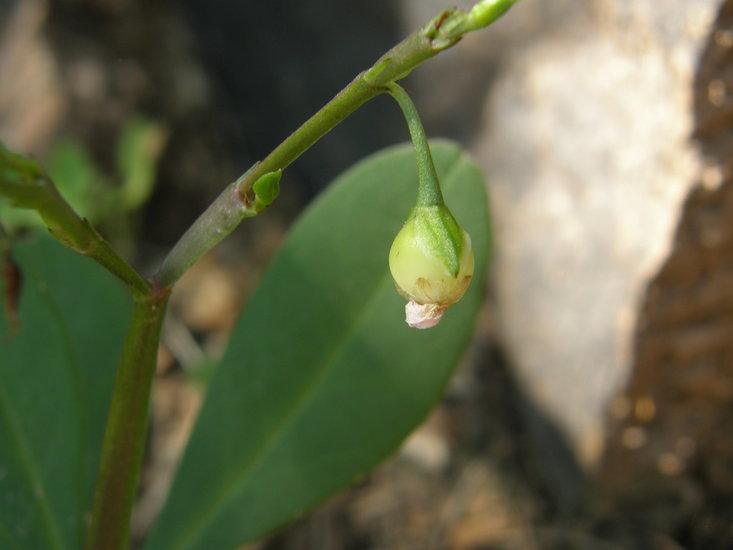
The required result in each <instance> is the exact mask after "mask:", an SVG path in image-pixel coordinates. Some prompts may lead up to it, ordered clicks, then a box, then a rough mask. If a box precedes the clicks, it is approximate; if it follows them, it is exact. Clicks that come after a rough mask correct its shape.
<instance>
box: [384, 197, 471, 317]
mask: <svg viewBox="0 0 733 550" xmlns="http://www.w3.org/2000/svg"><path fill="white" fill-rule="evenodd" d="M389 269H390V271H391V272H392V278H393V279H394V281H395V285H396V286H397V290H398V291H399V293H400V294H402V295H403V296H404V297H405V298H407V299H408V300H410V302H409V303H408V304H407V305H406V306H405V314H406V321H407V324H408V325H410V326H411V327H415V328H430V327H433V326H435V325H437V324H438V322H439V321H440V319H441V317H442V315H443V313H444V312H445V310H446V309H448V307H449V306H451V305H452V304H454V303H456V302H457V301H458V300H460V299H461V297H462V296H463V294H464V293H465V292H466V289H467V288H468V285H469V283H470V282H471V277H472V276H473V249H472V248H471V238H470V237H469V235H468V233H466V232H465V231H464V230H463V228H462V227H461V226H460V225H458V222H456V220H455V218H454V217H453V215H452V214H451V213H450V210H448V208H447V207H446V206H445V205H440V206H416V207H415V208H414V209H413V210H412V212H411V213H410V216H409V218H408V219H407V221H406V222H405V225H404V226H403V227H402V229H401V230H400V232H399V233H398V234H397V237H395V240H394V242H393V243H392V248H391V249H390V251H389Z"/></svg>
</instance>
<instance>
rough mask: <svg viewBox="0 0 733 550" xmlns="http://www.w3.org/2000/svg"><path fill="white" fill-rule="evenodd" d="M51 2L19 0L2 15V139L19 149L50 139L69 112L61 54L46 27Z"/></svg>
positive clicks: (28, 149) (33, 147) (33, 148)
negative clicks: (55, 50) (44, 30)
mask: <svg viewBox="0 0 733 550" xmlns="http://www.w3.org/2000/svg"><path fill="white" fill-rule="evenodd" d="M47 10H48V6H47V4H46V2H44V1H43V0H19V1H18V2H15V3H11V4H10V5H8V6H2V9H0V16H2V15H7V19H6V20H5V21H3V20H2V18H0V83H2V84H1V85H0V139H2V140H3V141H4V142H5V143H6V144H7V145H8V147H10V148H11V149H16V150H18V151H19V152H32V151H36V150H37V149H38V148H39V147H40V146H42V145H44V144H46V142H47V141H48V139H49V137H50V136H51V134H52V133H53V132H54V131H55V130H56V125H57V124H58V121H59V119H60V118H61V116H62V115H63V113H64V108H65V98H64V96H63V94H62V92H61V90H60V79H59V76H58V69H57V66H56V59H55V58H54V56H53V55H52V53H51V50H50V48H49V45H48V42H47V40H46V39H45V37H44V36H43V34H42V32H41V30H42V27H43V24H44V21H45V19H46V12H47Z"/></svg>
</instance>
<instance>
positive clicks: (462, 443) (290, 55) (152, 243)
mask: <svg viewBox="0 0 733 550" xmlns="http://www.w3.org/2000/svg"><path fill="white" fill-rule="evenodd" d="M458 4H459V5H463V6H468V5H471V4H472V2H467V1H466V2H459V3H458ZM445 7H449V4H446V3H444V2H442V1H441V0H399V1H386V0H370V1H368V2H367V1H362V0H359V1H353V2H340V1H337V0H312V1H310V2H298V1H296V0H281V1H276V2H228V1H225V0H206V1H204V0H182V1H178V2H176V1H173V0H147V1H145V0H53V1H51V0H0V139H2V140H3V141H4V142H5V143H6V144H7V145H8V147H10V148H12V149H14V150H16V151H18V152H23V153H31V154H33V155H35V156H37V157H39V158H40V159H42V160H43V161H44V163H46V165H47V166H49V167H50V169H51V171H52V173H53V174H54V177H55V178H56V179H57V181H59V182H63V185H64V187H65V192H66V193H67V194H69V195H71V196H73V197H74V198H75V199H76V200H77V201H78V204H79V208H80V209H81V210H83V211H84V213H85V215H87V216H88V217H90V218H92V219H95V220H96V221H97V222H98V224H99V225H100V226H101V228H102V230H103V231H104V232H105V233H106V234H107V236H108V237H109V238H110V239H112V240H114V241H118V243H117V244H118V246H121V247H122V248H123V250H125V252H126V254H127V256H129V257H130V258H131V259H132V260H133V261H134V262H135V263H136V264H137V265H138V266H140V268H141V269H143V271H145V272H151V271H152V270H154V269H155V267H156V266H157V264H158V262H160V261H161V259H162V257H163V255H164V254H165V252H166V251H167V249H168V248H169V247H170V246H171V245H172V244H173V243H174V242H175V241H176V240H177V238H178V237H179V236H180V234H181V233H182V232H183V230H184V229H185V228H186V227H187V226H188V225H189V224H190V223H191V222H192V221H193V220H194V219H195V217H196V216H197V215H198V214H199V213H200V212H201V211H202V210H203V208H204V207H205V206H206V205H207V204H208V203H209V202H210V201H211V200H212V199H213V198H214V197H216V196H217V194H218V193H219V191H220V190H221V189H223V188H224V186H225V185H226V184H228V183H229V182H231V181H232V180H233V179H234V178H236V177H237V176H238V175H239V174H241V173H242V172H243V171H244V170H246V169H247V168H248V167H249V166H250V165H251V164H252V163H253V162H254V161H256V160H257V159H259V158H262V157H263V156H264V155H266V154H267V153H268V152H269V151H270V150H271V149H272V148H273V147H274V146H276V145H277V144H278V143H279V142H280V141H281V140H282V139H283V138H284V137H285V136H286V135H287V134H289V133H290V132H291V131H293V130H294V129H295V128H296V127H297V126H298V125H299V124H300V123H301V122H303V121H304V120H305V119H306V118H307V117H309V116H310V115H311V114H313V112H314V111H315V110H317V109H318V108H319V107H320V106H321V105H323V104H324V103H325V102H326V101H328V99H330V97H332V96H333V95H334V94H335V93H336V92H338V90H340V89H341V88H342V87H343V86H344V85H345V84H346V83H348V82H349V81H350V80H351V79H352V78H353V77H354V75H355V74H356V73H358V72H359V71H360V70H362V69H365V68H367V67H369V66H370V65H371V63H372V62H373V61H374V60H376V58H378V57H379V56H380V55H381V54H382V53H383V52H384V51H386V50H387V49H388V48H389V47H391V46H392V45H393V44H395V43H396V42H397V41H399V40H400V39H401V38H402V37H404V36H405V35H406V34H408V33H409V32H411V31H412V30H413V29H415V28H416V27H418V26H419V25H421V24H423V23H424V22H425V21H427V20H429V19H430V18H431V17H432V16H433V15H435V14H436V13H438V12H439V11H440V10H441V9H444V8H445ZM732 62H733V0H586V1H585V2H578V1H577V0H554V1H553V2H544V1H543V0H522V1H521V2H519V3H518V4H517V5H516V6H515V7H514V8H513V9H512V10H511V12H510V13H509V14H507V16H505V17H504V18H503V19H501V20H500V21H499V22H498V23H497V24H496V25H495V26H493V27H492V28H490V29H489V30H485V31H482V32H479V33H474V34H472V35H469V36H468V37H466V38H465V39H464V40H463V41H462V42H461V43H460V44H458V45H457V46H456V47H455V48H453V49H451V50H449V51H447V52H444V53H443V54H441V55H440V56H438V57H437V58H434V59H432V60H430V61H429V62H427V63H426V64H425V65H424V66H422V67H420V68H419V69H418V70H416V71H415V72H414V74H413V75H411V76H410V77H408V78H407V79H406V80H405V86H406V88H407V89H408V90H409V91H410V93H411V94H412V95H413V97H414V99H415V101H416V103H417V106H418V108H419V109H420V111H421V113H422V115H423V117H424V122H425V125H426V128H427V131H428V133H429V135H431V136H432V137H446V138H450V139H453V140H456V141H458V142H460V143H461V144H463V145H464V146H465V147H466V148H467V149H469V150H470V151H471V153H472V154H473V155H474V156H475V158H476V159H477V161H478V162H479V164H480V165H481V166H482V167H483V169H484V172H485V174H486V176H487V180H488V187H489V192H490V195H491V197H492V199H491V200H492V205H491V207H492V213H493V216H494V239H495V242H496V246H495V251H494V261H493V265H492V269H491V275H490V285H489V288H490V292H489V296H487V303H486V307H485V308H484V311H483V312H482V315H481V317H480V319H479V324H478V328H477V333H476V338H475V340H474V343H473V345H472V347H471V349H470V350H469V352H468V353H467V355H466V358H465V360H464V361H463V363H462V365H461V366H460V368H459V370H458V372H457V374H456V376H455V378H454V380H453V383H452V385H451V387H450V388H449V390H448V392H447V394H446V396H445V399H444V401H443V402H442V403H441V404H440V406H439V407H438V408H437V409H436V411H435V412H434V413H433V414H432V415H431V416H430V418H428V419H427V420H426V422H425V423H424V424H423V425H422V426H421V427H420V428H419V429H418V430H417V431H416V432H415V433H414V434H413V436H411V437H410V439H408V441H406V443H405V444H404V446H403V447H402V449H401V450H400V451H399V452H398V453H397V454H396V456H395V457H393V458H392V459H391V460H389V461H388V462H387V463H385V464H384V465H382V466H381V467H380V468H379V469H378V470H377V471H375V472H374V473H373V474H371V475H370V476H368V477H367V478H366V479H364V480H363V481H362V482H360V483H359V484H358V486H356V487H354V488H352V489H351V490H349V491H347V492H346V493H344V494H342V495H340V496H338V497H336V498H335V499H333V500H332V501H331V502H330V503H328V504H327V505H325V506H324V507H323V508H321V509H320V510H318V511H316V512H315V513H313V514H311V515H309V516H308V517H306V518H304V519H302V520H299V521H298V522H297V523H296V524H295V525H293V526H291V527H289V528H287V529H285V530H284V531H282V532H281V533H279V534H276V535H274V536H273V537H271V538H270V539H269V540H266V541H262V542H261V543H258V544H255V545H252V546H251V547H247V548H248V549H257V550H300V549H303V550H305V549H313V548H318V549H319V550H361V549H365V550H366V549H369V550H377V549H380V550H441V549H452V550H453V549H454V550H505V549H506V550H514V549H521V550H525V549H526V550H534V549H537V550H553V549H640V550H647V549H649V550H657V549H658V550H678V549H705V550H708V549H713V550H714V549H721V550H722V549H728V548H733V182H731V155H730V153H731V150H733V132H732V130H731V129H732V128H733V100H732V99H731V90H732V86H733V64H732ZM406 139H407V132H406V129H405V128H404V125H403V121H402V118H401V116H400V115H399V112H398V110H397V108H396V107H395V106H394V105H393V104H392V103H391V102H390V101H389V100H388V99H385V98H377V99H376V100H374V101H373V102H371V103H370V104H368V105H367V106H365V107H364V108H363V109H361V110H359V111H358V112H357V113H355V114H354V115H353V116H352V117H351V118H349V119H348V120H347V121H346V122H344V123H343V124H342V125H341V126H339V127H338V128H336V129H335V130H334V131H333V132H332V133H331V134H330V135H328V136H326V137H325V138H324V139H323V140H322V141H321V142H320V143H319V144H317V145H316V146H315V147H313V149H312V150H311V151H309V152H308V153H307V154H306V155H305V156H304V157H302V158H301V159H299V160H298V161H297V162H296V163H294V164H293V165H292V166H291V167H290V168H289V169H288V170H287V172H286V173H285V175H284V179H283V193H282V195H281V197H280V199H279V200H278V201H276V203H275V204H274V205H273V207H272V208H271V209H270V210H268V212H267V215H265V216H260V217H258V218H255V219H253V220H249V221H248V222H247V223H246V224H244V226H242V227H241V228H239V229H238V230H237V231H236V232H235V234H234V235H232V236H231V237H230V238H229V239H227V240H226V241H225V242H224V243H222V245H220V246H219V247H218V248H217V249H216V250H215V251H214V252H213V253H212V254H210V255H209V256H208V257H207V258H205V259H204V260H203V261H202V262H201V263H200V264H199V265H197V266H196V267H195V268H194V269H193V270H192V271H191V272H190V273H189V274H187V275H186V277H185V278H184V279H183V280H182V281H181V283H180V285H179V287H178V288H177V290H176V292H175V294H174V296H173V299H172V306H171V315H170V317H169V319H168V321H167V328H166V329H165V334H164V346H163V349H162V351H161V354H160V361H159V375H158V379H157V386H156V394H155V402H154V425H153V431H152V436H151V441H150V453H149V458H148V460H147V463H146V471H145V480H144V486H143V490H142V492H141V495H140V504H139V507H138V511H137V514H136V517H135V532H136V536H137V537H138V539H139V540H142V538H143V537H144V534H145V532H146V530H147V528H148V526H149V525H150V522H151V521H153V519H154V517H155V514H156V513H157V510H158V508H159V506H160V504H161V500H162V498H163V497H164V495H165V491H166V489H167V484H168V482H169V480H170V476H171V475H172V472H173V468H174V466H175V462H176V459H177V456H178V455H179V453H180V451H181V449H182V446H183V444H184V443H185V438H186V436H187V433H188V430H189V429H190V426H191V423H192V421H193V419H194V417H195V413H196V410H197V407H198V405H199V402H200V396H201V388H202V387H203V384H204V383H205V379H206V376H207V372H208V369H209V368H210V367H209V365H210V364H211V363H212V361H213V360H214V359H215V358H216V357H217V355H218V354H219V353H220V352H221V349H222V347H223V346H224V345H225V342H226V335H227V332H228V329H229V327H230V326H231V324H232V322H233V321H234V318H235V316H236V314H237V311H238V310H239V307H240V304H241V303H242V301H243V300H245V299H246V296H247V294H248V292H249V291H250V290H251V289H252V287H253V285H254V284H256V282H257V280H258V277H259V276H260V274H261V273H262V270H263V269H264V268H265V267H266V265H267V263H268V261H269V259H270V258H271V257H272V255H273V254H274V253H275V251H276V250H277V247H278V244H279V243H280V242H281V240H282V238H283V236H284V235H285V234H286V232H287V228H288V226H289V224H290V223H291V222H292V220H293V219H294V218H295V216H297V214H298V212H299V211H300V210H301V209H302V208H303V206H304V205H305V204H307V202H308V201H309V200H310V199H311V198H313V197H314V196H315V195H316V194H317V193H318V191H319V190H321V189H323V187H324V186H325V185H327V183H328V182H329V181H330V180H331V179H332V178H333V177H334V176H335V175H337V174H338V173H339V172H341V171H342V170H344V169H345V168H347V167H348V166H349V165H351V164H352V163H354V162H355V161H357V160H358V159H360V158H362V157H364V156H366V155H367V154H369V153H372V152H374V151H376V150H377V149H379V148H382V147H384V146H388V145H392V144H394V143H397V142H401V141H404V140H406ZM100 188H101V189H103V190H108V191H110V193H112V194H113V195H114V193H119V196H120V197H123V199H124V200H122V199H120V200H122V202H119V201H115V202H114V204H105V202H104V200H103V199H101V198H100V195H99V194H98V193H99V189H100ZM115 190H117V191H115ZM106 196H110V195H109V193H107V195H106ZM114 196H115V197H117V196H118V195H114ZM120 204H123V208H122V210H123V214H122V215H120V214H119V211H120V208H119V205H120ZM113 212H117V214H113ZM6 214H7V211H6ZM4 220H5V218H4ZM12 223H13V224H16V225H17V226H18V227H22V226H23V225H24V224H28V223H33V222H31V221H28V220H27V219H17V220H16V219H14V220H12Z"/></svg>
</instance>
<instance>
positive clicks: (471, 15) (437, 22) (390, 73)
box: [154, 0, 517, 288]
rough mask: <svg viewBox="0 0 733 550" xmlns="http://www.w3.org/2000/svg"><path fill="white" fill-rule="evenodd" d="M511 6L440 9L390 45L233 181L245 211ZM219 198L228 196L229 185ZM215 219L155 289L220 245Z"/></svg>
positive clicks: (508, 1) (173, 260) (503, 1)
mask: <svg viewBox="0 0 733 550" xmlns="http://www.w3.org/2000/svg"><path fill="white" fill-rule="evenodd" d="M516 1H517V0H483V1H482V2H479V3H478V4H476V5H475V6H474V7H473V8H472V9H471V10H470V11H469V12H464V11H461V10H459V9H457V8H451V9H448V10H445V11H443V12H441V13H439V14H438V15H437V16H436V17H434V18H433V19H432V20H431V21H430V22H428V23H427V24H426V25H425V26H423V27H422V28H420V29H418V30H417V31H415V32H414V33H412V34H411V35H410V36H408V37H407V38H405V39H404V40H403V41H402V42H400V43H399V44H397V45H396V46H394V47H393V48H392V49H391V50H389V51H388V52H387V53H385V54H384V55H383V56H382V57H380V58H379V59H378V60H377V62H376V63H374V65H373V66H372V67H371V68H370V69H368V70H366V71H364V72H363V73H361V74H360V75H358V76H357V77H356V78H355V79H354V80H353V81H352V82H351V83H350V84H349V85H348V86H346V88H344V89H343V90H342V91H341V92H339V93H338V94H337V95H336V96H335V97H334V98H333V99H332V100H331V101H330V102H328V103H327V104H326V105H325V106H324V107H323V108H322V109H321V110H320V111H318V112H317V113H316V114H315V115H313V116H312V117H311V118H310V119H308V120H307V121H306V122H305V123H304V124H303V125H302V126H301V127H300V128H298V129H297V130H296V131H295V132H293V133H292V134H291V135H290V136H289V137H288V138H287V139H286V140H285V141H283V142H282V143H281V144H280V145H279V146H278V147H277V148H276V149H274V150H273V151H272V152H271V153H270V154H269V155H268V156H267V157H265V158H264V159H263V160H262V162H259V163H258V164H256V165H255V166H254V167H253V168H251V169H250V170H248V171H247V172H246V173H245V174H243V175H242V176H241V177H239V178H238V179H237V181H236V182H234V185H235V186H236V189H237V193H238V194H239V197H240V200H241V201H242V202H243V203H244V205H245V208H246V209H247V210H248V211H249V212H253V214H252V215H255V214H257V212H256V211H255V210H254V209H253V208H252V206H251V205H252V204H253V202H254V200H255V197H254V192H253V186H254V184H255V182H257V180H259V179H260V178H261V177H263V176H265V175H267V174H270V173H273V172H277V171H278V170H284V169H285V168H286V167H287V166H289V165H290V164H291V163H292V162H293V161H294V160H295V159H297V158H298V157H299V156H300V155H302V154H303V153H304V152H305V151H307V150H308V148H310V147H311V146H312V145H313V144H315V143H316V142H317V141H318V140H319V139H320V138H321V137H323V136H324V135H325V134H326V133H328V132H329V131H331V130H332V129H333V128H334V127H335V126H336V125H337V124H339V123H340V122H341V121H343V120H344V119H345V118H346V117H347V116H348V115H350V114H351V113H352V112H354V111H355V110H356V109H357V108H359V107H360V106H361V105H363V104H364V103H366V102H367V101H369V100H370V99H372V98H374V97H376V96H378V95H379V94H382V93H385V92H387V91H389V90H388V88H389V86H390V85H391V84H392V83H393V82H394V81H395V80H399V79H401V78H404V77H405V76H407V75H408V74H409V73H410V72H411V71H412V70H413V69H414V68H415V67H417V66H418V65H420V64H421V63H422V62H423V61H425V60H427V59H429V58H431V57H433V56H434V55H436V54H438V53H440V52H441V51H443V50H445V49H447V48H450V47H451V46H453V45H454V44H456V43H457V42H458V41H459V40H460V39H461V38H462V37H463V36H464V35H465V34H466V33H468V32H470V31H473V30H476V29H478V28H480V27H483V26H486V25H488V24H490V23H492V22H493V21H494V20H496V19H497V18H498V17H499V16H500V15H501V14H503V13H504V12H506V11H507V10H508V9H509V7H511V5H512V4H514V3H515V2H516ZM223 193H224V194H227V195H230V194H231V186H229V187H227V189H226V190H224V192H223ZM433 200H434V198H433ZM217 202H219V199H217ZM228 203H229V199H224V200H222V204H228ZM220 215H221V212H220V210H219V209H218V208H209V209H207V210H206V211H205V212H204V213H203V214H202V215H201V217H200V218H199V219H198V220H197V221H196V223H195V224H194V225H195V227H192V228H191V229H189V230H188V231H187V232H186V233H185V234H184V235H183V236H182V237H181V240H180V241H179V242H178V243H177V244H176V245H175V247H174V248H173V251H172V252H171V255H170V256H169V257H168V258H166V259H165V261H164V262H163V266H162V268H161V270H160V271H159V272H158V273H157V274H156V276H155V278H154V280H155V284H156V285H157V286H158V287H159V288H165V287H168V286H170V285H172V284H173V283H175V281H176V280H177V279H178V277H180V275H181V274H183V273H184V272H185V271H186V269H187V268H188V267H190V266H191V265H193V263H195V262H196V261H197V260H198V259H199V258H200V257H201V256H203V254H205V253H206V252H208V250H210V249H211V248H212V247H213V246H214V245H215V244H216V243H218V242H219V240H221V238H220V236H219V234H217V233H216V230H217V227H216V223H213V222H210V219H213V218H216V217H217V216H220ZM245 217H249V216H243V217H242V218H241V219H244V218H245ZM237 223H239V222H237ZM232 229H233V227H232Z"/></svg>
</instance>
